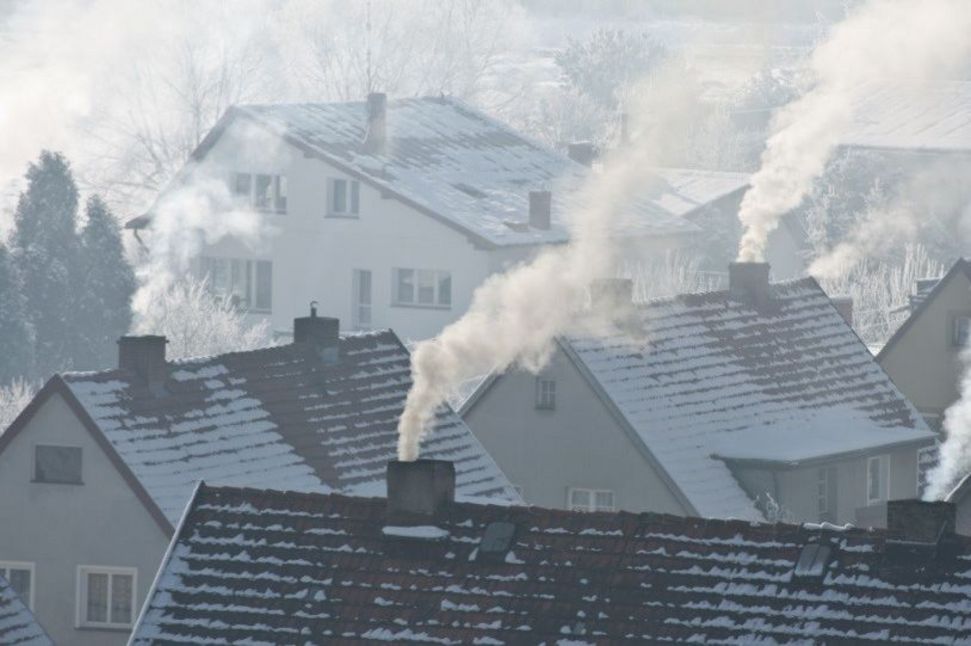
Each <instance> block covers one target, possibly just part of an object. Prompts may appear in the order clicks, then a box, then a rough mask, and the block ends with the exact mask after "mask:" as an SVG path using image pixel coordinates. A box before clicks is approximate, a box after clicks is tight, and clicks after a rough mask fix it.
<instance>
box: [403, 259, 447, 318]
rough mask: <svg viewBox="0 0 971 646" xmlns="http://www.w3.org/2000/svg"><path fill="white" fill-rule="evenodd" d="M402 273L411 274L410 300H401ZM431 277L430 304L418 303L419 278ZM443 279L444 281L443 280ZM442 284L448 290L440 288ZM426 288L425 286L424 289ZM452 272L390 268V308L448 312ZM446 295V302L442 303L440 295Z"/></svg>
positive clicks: (445, 270)
mask: <svg viewBox="0 0 971 646" xmlns="http://www.w3.org/2000/svg"><path fill="white" fill-rule="evenodd" d="M402 272H410V273H411V292H412V298H411V300H404V299H402V298H401V274H402ZM422 275H424V277H426V278H427V277H428V276H429V275H430V276H431V287H432V302H431V303H421V302H419V298H420V296H419V294H420V290H421V281H420V280H419V278H420V277H421V276H422ZM443 279H444V280H443ZM444 282H447V283H448V289H447V290H445V289H443V288H442V285H443V283H444ZM427 287H428V286H427V285H426V288H427ZM453 291H454V290H453V282H452V272H451V271H449V270H447V269H418V268H416V267H392V268H391V306H392V307H414V308H418V309H426V310H450V309H452V301H453V300H454V299H453V298H452V295H453ZM446 293H447V294H448V302H443V300H442V295H443V294H446Z"/></svg>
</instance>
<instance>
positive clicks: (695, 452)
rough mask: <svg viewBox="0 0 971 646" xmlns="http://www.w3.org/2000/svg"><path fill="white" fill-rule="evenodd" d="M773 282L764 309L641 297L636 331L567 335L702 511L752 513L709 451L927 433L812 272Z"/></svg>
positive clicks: (731, 301) (816, 449)
mask: <svg viewBox="0 0 971 646" xmlns="http://www.w3.org/2000/svg"><path fill="white" fill-rule="evenodd" d="M770 289H771V290H772V292H773V297H774V298H773V302H772V304H771V305H770V306H768V307H766V308H764V309H762V310H758V309H756V308H754V307H753V306H752V305H750V304H748V303H746V302H744V301H741V300H738V299H736V298H733V297H732V296H730V295H729V293H728V292H713V293H709V294H700V295H689V296H679V297H676V298H673V299H666V300H661V301H656V302H652V303H648V304H645V305H643V306H641V307H638V308H637V314H636V316H637V317H638V320H637V321H636V322H635V323H634V326H633V330H634V331H633V332H619V331H618V332H616V333H614V334H612V335H605V336H602V337H599V338H589V337H573V338H569V339H566V341H565V343H564V348H565V349H566V351H567V353H568V355H570V356H572V357H573V358H574V361H575V362H576V363H577V365H578V367H580V368H581V372H583V373H584V374H586V375H587V377H588V379H589V380H590V381H591V383H592V385H593V386H594V387H595V390H597V391H598V392H599V393H600V395H601V396H602V397H603V398H605V399H607V400H608V401H609V402H610V403H611V404H612V405H613V406H615V407H616V408H617V410H619V412H620V413H621V415H622V416H623V418H624V419H625V420H626V421H627V423H628V424H629V426H630V428H631V429H632V430H633V431H634V433H635V435H636V437H639V438H640V439H641V440H642V442H643V445H644V447H645V448H646V450H647V451H649V452H651V453H652V454H653V456H654V457H655V458H656V459H657V461H658V462H659V463H660V465H661V466H662V467H663V468H664V469H665V471H666V472H667V474H668V476H670V478H671V479H672V480H673V481H674V482H675V483H676V485H677V486H678V487H679V488H680V489H681V490H682V492H683V493H684V494H685V496H686V497H687V499H688V500H689V501H690V503H691V505H692V506H693V507H694V508H695V510H696V511H697V512H698V514H699V515H701V516H708V517H717V518H748V519H758V518H761V514H760V513H759V512H758V510H757V509H756V508H755V506H754V503H753V501H752V500H751V498H750V497H749V496H748V495H747V494H746V492H745V491H744V490H743V489H742V487H741V485H740V484H739V483H738V481H737V480H736V479H735V478H734V477H733V475H732V472H731V469H730V467H729V465H728V464H726V463H725V462H724V461H723V460H721V459H719V458H718V457H717V455H716V454H719V453H721V454H725V455H726V457H730V458H731V459H733V460H739V459H744V458H750V459H753V460H772V461H777V462H788V463H793V462H799V461H802V460H810V459H817V458H819V457H823V456H835V455H840V454H844V453H847V452H850V451H860V450H867V449H875V448H879V447H885V446H892V445H895V444H900V443H907V442H914V443H922V442H930V441H931V440H932V439H933V438H934V437H935V435H934V433H933V432H931V431H930V430H929V429H928V428H927V426H926V424H925V423H924V421H923V420H922V418H921V417H920V415H918V414H917V411H916V410H914V408H913V406H912V405H911V404H910V403H909V402H908V401H907V400H906V399H905V398H904V397H903V395H901V393H900V392H899V391H898V390H897V389H896V387H895V386H894V385H893V383H892V382H891V381H890V379H889V378H888V377H887V375H886V373H884V372H883V370H882V369H881V368H880V366H879V365H878V364H877V363H876V361H875V360H874V359H873V357H872V356H871V355H870V353H869V351H868V350H867V349H866V346H864V344H863V343H862V342H861V341H860V340H859V338H858V337H857V336H856V334H855V333H854V332H853V330H852V329H851V328H850V327H849V326H848V325H847V324H846V322H845V321H844V320H843V318H842V316H840V314H839V312H837V311H836V309H835V308H834V307H833V305H832V303H831V302H830V300H829V298H828V297H827V296H826V294H825V293H824V292H823V291H822V289H820V287H819V285H818V284H817V283H816V281H814V280H813V279H811V278H808V279H803V280H798V281H794V282H790V283H780V284H776V285H773V286H771V288H770ZM831 427H835V428H839V429H840V433H838V434H833V433H831V432H829V430H828V429H830V428H831ZM796 431H798V432H796ZM802 435H804V436H805V437H802V439H798V438H799V437H800V436H802ZM770 442H771V444H770ZM770 451H771V452H772V453H771V454H769V453H767V452H770Z"/></svg>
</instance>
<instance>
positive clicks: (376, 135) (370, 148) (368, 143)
mask: <svg viewBox="0 0 971 646" xmlns="http://www.w3.org/2000/svg"><path fill="white" fill-rule="evenodd" d="M387 131H388V97H387V95H386V94H384V93H383V92H372V93H371V94H368V95H367V133H365V135H364V151H365V152H366V153H369V154H371V155H383V154H384V152H385V150H386V147H387V143H388V142H387V139H388V132H387Z"/></svg>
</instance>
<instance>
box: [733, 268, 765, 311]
mask: <svg viewBox="0 0 971 646" xmlns="http://www.w3.org/2000/svg"><path fill="white" fill-rule="evenodd" d="M728 293H729V295H730V296H732V297H733V298H736V299H738V300H743V301H746V302H748V303H749V304H751V305H752V306H754V307H755V308H762V307H764V306H765V305H767V304H768V303H769V301H770V300H771V299H772V292H771V290H770V288H769V263H767V262H733V263H731V264H729V265H728Z"/></svg>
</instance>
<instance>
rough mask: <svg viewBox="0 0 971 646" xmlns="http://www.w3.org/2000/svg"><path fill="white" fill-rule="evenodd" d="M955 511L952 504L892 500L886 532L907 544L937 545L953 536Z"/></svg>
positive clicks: (889, 503)
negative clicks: (943, 539)
mask: <svg viewBox="0 0 971 646" xmlns="http://www.w3.org/2000/svg"><path fill="white" fill-rule="evenodd" d="M955 519H956V508H955V506H954V503H952V502H943V501H936V502H926V501H923V500H891V501H889V502H888V503H887V529H888V530H889V531H890V532H891V533H893V534H895V535H896V536H895V538H897V539H898V540H900V541H904V542H907V543H920V544H924V545H936V544H937V543H939V542H940V540H941V539H942V538H947V537H950V536H952V535H953V534H954V531H955V530H954V528H955Z"/></svg>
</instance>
